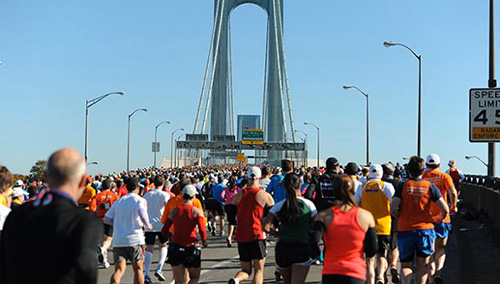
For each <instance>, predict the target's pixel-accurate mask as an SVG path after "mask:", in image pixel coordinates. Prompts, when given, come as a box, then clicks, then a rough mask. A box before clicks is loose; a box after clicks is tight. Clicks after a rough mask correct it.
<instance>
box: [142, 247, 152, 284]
mask: <svg viewBox="0 0 500 284" xmlns="http://www.w3.org/2000/svg"><path fill="white" fill-rule="evenodd" d="M153 251H154V245H146V254H145V255H144V271H145V275H146V276H148V277H149V271H150V270H151V263H152V262H153Z"/></svg>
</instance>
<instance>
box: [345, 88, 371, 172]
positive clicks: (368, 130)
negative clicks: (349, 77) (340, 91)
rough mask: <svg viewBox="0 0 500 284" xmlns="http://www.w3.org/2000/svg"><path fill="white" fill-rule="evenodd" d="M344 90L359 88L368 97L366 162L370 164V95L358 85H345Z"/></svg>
mask: <svg viewBox="0 0 500 284" xmlns="http://www.w3.org/2000/svg"><path fill="white" fill-rule="evenodd" d="M343 88H344V90H349V89H351V88H353V89H356V90H358V91H359V92H360V93H361V94H363V96H365V98H366V164H367V165H369V164H370V107H369V96H368V93H365V92H363V91H362V90H361V89H360V88H358V87H356V86H349V85H347V86H343Z"/></svg>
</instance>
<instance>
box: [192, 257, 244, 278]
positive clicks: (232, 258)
mask: <svg viewBox="0 0 500 284" xmlns="http://www.w3.org/2000/svg"><path fill="white" fill-rule="evenodd" d="M239 257H240V256H239V255H235V256H233V257H231V258H229V259H228V260H224V261H223V262H219V263H217V264H214V265H212V266H210V267H208V268H205V269H202V270H201V273H200V276H201V275H203V274H205V273H208V272H212V271H214V270H215V269H217V268H219V267H223V266H224V265H227V264H230V263H231V262H233V260H235V259H238V258H239Z"/></svg>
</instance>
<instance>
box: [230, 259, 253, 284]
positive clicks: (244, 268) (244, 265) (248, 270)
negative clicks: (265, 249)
mask: <svg viewBox="0 0 500 284" xmlns="http://www.w3.org/2000/svg"><path fill="white" fill-rule="evenodd" d="M240 263H241V270H240V271H238V273H236V275H235V276H234V278H236V279H238V281H239V282H242V281H245V280H247V279H248V278H249V277H250V275H251V274H252V263H251V262H246V261H241V262H240Z"/></svg>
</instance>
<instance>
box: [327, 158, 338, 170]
mask: <svg viewBox="0 0 500 284" xmlns="http://www.w3.org/2000/svg"><path fill="white" fill-rule="evenodd" d="M338 165H339V160H337V158H334V157H330V158H328V159H327V160H326V168H327V169H333V168H334V167H336V166H338Z"/></svg>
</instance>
